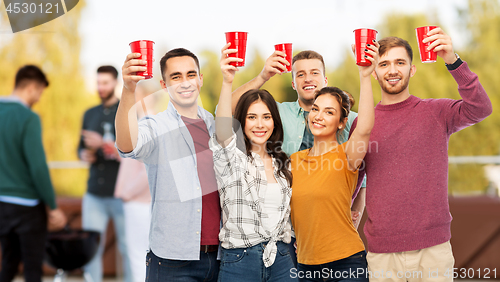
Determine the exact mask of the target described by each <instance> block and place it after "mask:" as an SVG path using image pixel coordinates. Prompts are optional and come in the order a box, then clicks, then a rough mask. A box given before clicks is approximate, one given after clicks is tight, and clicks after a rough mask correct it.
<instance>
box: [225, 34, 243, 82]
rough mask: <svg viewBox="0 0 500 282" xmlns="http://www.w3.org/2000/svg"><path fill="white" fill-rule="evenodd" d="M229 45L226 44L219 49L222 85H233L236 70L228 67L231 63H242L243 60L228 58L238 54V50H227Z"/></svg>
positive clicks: (230, 66) (233, 67)
mask: <svg viewBox="0 0 500 282" xmlns="http://www.w3.org/2000/svg"><path fill="white" fill-rule="evenodd" d="M230 46H231V43H227V44H226V45H224V47H222V49H221V58H220V70H221V71H222V78H223V82H224V83H229V84H231V83H233V80H234V75H235V73H236V71H238V68H237V67H235V66H232V65H230V63H232V62H243V59H240V58H235V57H229V54H234V53H236V52H238V49H229V47H230Z"/></svg>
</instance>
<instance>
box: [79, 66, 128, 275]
mask: <svg viewBox="0 0 500 282" xmlns="http://www.w3.org/2000/svg"><path fill="white" fill-rule="evenodd" d="M117 77H118V71H117V70H116V68H114V67H113V66H101V67H99V68H98V69H97V91H98V94H99V98H100V99H101V104H100V105H98V106H95V107H93V108H90V109H89V110H87V111H86V112H85V115H84V116H83V126H82V135H81V138H80V143H79V145H78V156H79V157H80V159H81V160H82V161H85V162H88V163H90V173H89V179H88V183H87V185H88V188H87V193H86V194H85V195H84V197H83V201H82V227H83V228H84V229H85V230H93V231H98V232H100V233H101V243H100V246H99V250H98V252H97V254H96V255H95V257H94V258H93V259H92V260H91V261H90V262H89V263H88V264H87V265H86V266H85V267H84V270H85V281H86V282H101V281H102V272H103V271H102V268H103V266H102V255H103V253H104V244H105V242H106V228H107V226H108V222H109V220H110V219H113V225H114V227H115V234H116V237H117V247H118V249H119V251H120V253H121V255H122V260H123V270H124V281H126V282H131V281H132V280H131V275H130V266H129V265H130V264H129V258H128V255H127V248H126V242H125V221H124V215H123V202H122V200H121V199H119V198H115V197H114V193H115V184H116V177H117V174H118V168H119V166H120V162H119V161H120V157H119V156H118V153H117V151H116V149H115V147H114V145H113V143H114V140H115V137H114V132H115V115H116V110H117V108H118V104H119V101H118V98H117V97H116V96H115V92H114V91H115V87H116V85H117V83H118V80H117Z"/></svg>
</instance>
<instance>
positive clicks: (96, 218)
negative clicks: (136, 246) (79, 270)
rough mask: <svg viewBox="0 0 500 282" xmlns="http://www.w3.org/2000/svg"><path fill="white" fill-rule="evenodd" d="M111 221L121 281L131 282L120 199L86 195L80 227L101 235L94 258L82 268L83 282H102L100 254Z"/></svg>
mask: <svg viewBox="0 0 500 282" xmlns="http://www.w3.org/2000/svg"><path fill="white" fill-rule="evenodd" d="M110 219H113V225H114V227H115V234H116V242H117V247H118V250H119V251H120V254H121V256H122V260H123V272H124V277H123V281H125V282H132V276H131V273H130V263H129V257H128V255H127V247H126V241H125V219H124V215H123V203H122V200H121V199H117V198H113V197H100V196H96V195H92V194H90V193H86V194H85V195H84V196H83V201H82V227H83V229H84V230H92V231H98V232H100V233H101V242H100V244H99V249H98V251H97V254H96V255H95V256H94V258H93V259H92V260H91V261H90V262H89V263H88V264H87V265H85V267H84V270H85V282H102V254H103V252H104V244H105V243H106V228H107V227H108V222H109V220H110Z"/></svg>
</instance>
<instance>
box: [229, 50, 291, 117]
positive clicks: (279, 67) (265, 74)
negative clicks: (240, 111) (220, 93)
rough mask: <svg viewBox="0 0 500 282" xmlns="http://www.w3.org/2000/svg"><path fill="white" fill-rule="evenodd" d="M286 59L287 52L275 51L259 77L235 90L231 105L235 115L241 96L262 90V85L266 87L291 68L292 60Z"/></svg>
mask: <svg viewBox="0 0 500 282" xmlns="http://www.w3.org/2000/svg"><path fill="white" fill-rule="evenodd" d="M284 57H286V53H285V52H281V51H274V53H273V54H272V55H271V56H270V57H269V58H267V60H266V64H265V65H264V68H263V69H262V71H261V72H260V73H259V75H257V76H256V77H255V78H254V79H252V80H250V81H249V82H247V83H245V84H243V85H242V86H240V87H238V89H236V90H234V92H233V94H232V96H233V100H232V103H231V109H232V112H233V113H234V109H236V104H238V100H239V99H240V97H241V95H243V94H244V93H245V92H247V91H248V90H252V89H259V88H261V87H262V85H264V83H266V82H267V81H268V80H269V79H271V77H273V76H274V75H275V74H277V73H279V74H281V72H283V71H286V66H289V65H290V64H291V63H292V58H284ZM287 60H289V61H287Z"/></svg>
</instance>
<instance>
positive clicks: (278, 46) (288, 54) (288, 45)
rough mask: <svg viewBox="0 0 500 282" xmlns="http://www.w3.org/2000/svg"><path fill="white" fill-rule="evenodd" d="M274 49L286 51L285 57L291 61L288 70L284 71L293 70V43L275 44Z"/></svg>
mask: <svg viewBox="0 0 500 282" xmlns="http://www.w3.org/2000/svg"><path fill="white" fill-rule="evenodd" d="M274 50H276V51H281V52H285V53H286V57H285V59H286V60H287V61H288V62H289V63H290V65H289V66H285V67H286V71H284V72H283V73H288V72H291V71H292V43H281V44H276V45H274Z"/></svg>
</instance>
